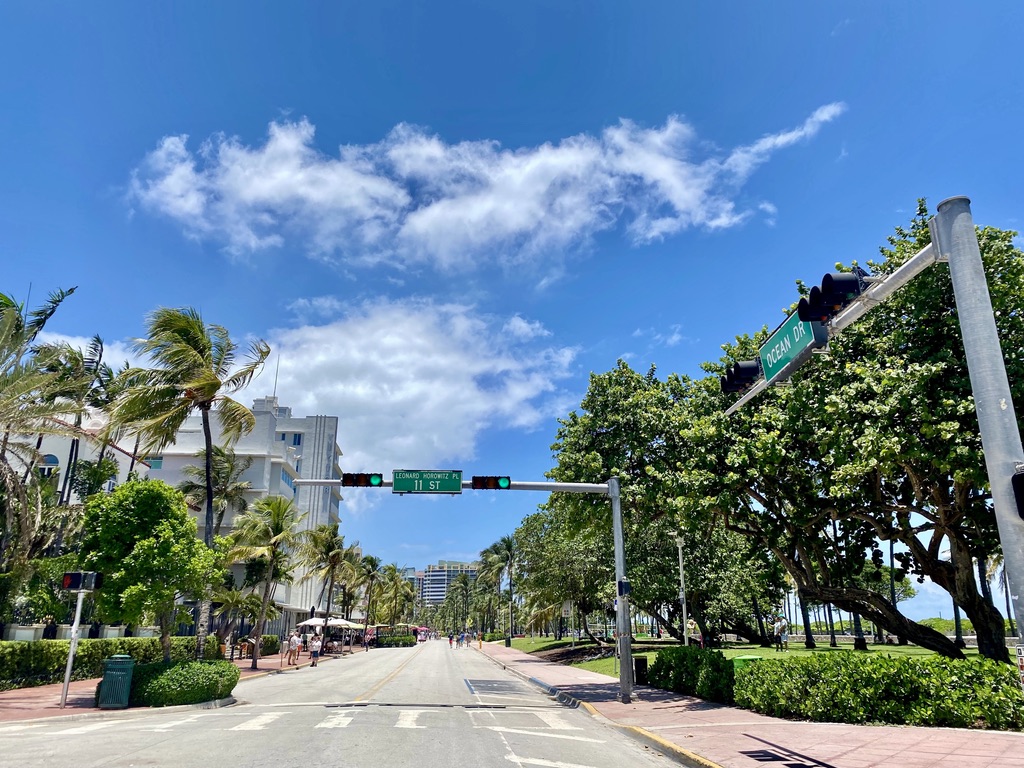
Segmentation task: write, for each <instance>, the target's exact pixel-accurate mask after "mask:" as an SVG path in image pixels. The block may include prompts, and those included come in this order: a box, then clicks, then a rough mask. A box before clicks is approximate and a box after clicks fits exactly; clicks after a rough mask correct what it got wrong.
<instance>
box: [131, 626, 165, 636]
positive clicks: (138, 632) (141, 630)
mask: <svg viewBox="0 0 1024 768" xmlns="http://www.w3.org/2000/svg"><path fill="white" fill-rule="evenodd" d="M135 636H136V637H160V629H159V628H158V627H136V628H135Z"/></svg>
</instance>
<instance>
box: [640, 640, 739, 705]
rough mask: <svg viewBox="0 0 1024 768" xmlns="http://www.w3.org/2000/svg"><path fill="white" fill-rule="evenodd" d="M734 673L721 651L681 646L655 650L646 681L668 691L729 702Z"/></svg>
mask: <svg viewBox="0 0 1024 768" xmlns="http://www.w3.org/2000/svg"><path fill="white" fill-rule="evenodd" d="M733 674H734V672H733V664H732V662H731V661H729V660H728V659H726V658H725V656H724V655H722V653H721V652H720V651H715V650H709V649H705V648H699V647H698V646H696V645H680V646H677V647H673V648H664V649H662V650H661V651H659V652H658V656H657V658H655V660H654V663H653V664H652V665H651V667H650V670H649V671H648V680H650V683H651V685H653V686H656V687H658V688H663V689H665V690H667V691H675V692H676V693H682V694H686V695H688V696H699V697H700V698H702V699H706V700H708V701H717V702H719V703H721V704H731V703H732V689H733Z"/></svg>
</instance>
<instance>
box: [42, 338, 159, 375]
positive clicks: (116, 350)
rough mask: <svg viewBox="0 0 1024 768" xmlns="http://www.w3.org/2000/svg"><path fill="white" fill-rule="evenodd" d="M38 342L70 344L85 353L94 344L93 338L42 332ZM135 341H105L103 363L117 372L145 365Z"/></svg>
mask: <svg viewBox="0 0 1024 768" xmlns="http://www.w3.org/2000/svg"><path fill="white" fill-rule="evenodd" d="M36 341H37V342H38V343H40V344H69V345H70V346H72V347H74V348H75V349H80V350H82V351H83V352H84V351H86V350H88V349H89V345H90V344H91V343H92V339H91V338H86V337H85V336H68V335H66V334H62V333H51V332H50V331H42V332H41V333H40V334H39V336H38V337H36ZM132 344H133V341H132V340H130V339H127V340H126V339H119V340H116V341H108V340H106V339H104V340H103V362H104V363H106V364H107V365H109V366H110V367H111V368H113V369H114V370H115V371H118V370H120V369H121V368H123V367H124V365H125V363H128V364H129V365H144V361H143V358H140V357H139V356H138V355H137V354H136V353H135V351H134V350H133V349H132Z"/></svg>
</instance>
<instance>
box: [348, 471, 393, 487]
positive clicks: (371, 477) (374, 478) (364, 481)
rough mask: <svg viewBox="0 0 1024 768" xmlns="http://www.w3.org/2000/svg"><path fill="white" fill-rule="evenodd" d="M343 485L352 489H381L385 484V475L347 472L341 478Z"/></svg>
mask: <svg viewBox="0 0 1024 768" xmlns="http://www.w3.org/2000/svg"><path fill="white" fill-rule="evenodd" d="M341 484H342V485H343V486H346V487H350V488H380V487H381V486H382V485H383V484H384V475H382V474H381V473H380V472H345V473H344V474H342V476H341Z"/></svg>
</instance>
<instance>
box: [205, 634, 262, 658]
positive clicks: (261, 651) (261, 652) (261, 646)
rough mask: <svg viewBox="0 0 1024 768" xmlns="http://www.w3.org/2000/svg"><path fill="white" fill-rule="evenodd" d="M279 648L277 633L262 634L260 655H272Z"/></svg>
mask: <svg viewBox="0 0 1024 768" xmlns="http://www.w3.org/2000/svg"><path fill="white" fill-rule="evenodd" d="M203 650H204V651H205V650H206V649H205V648H204V649H203ZM280 650H281V638H279V637H278V636H277V635H263V642H261V643H260V655H262V656H273V655H274V654H275V653H277V652H278V651H280ZM203 655H204V656H205V655H206V654H205V653H204V654H203ZM207 658H209V657H207ZM222 658H223V657H222Z"/></svg>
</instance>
